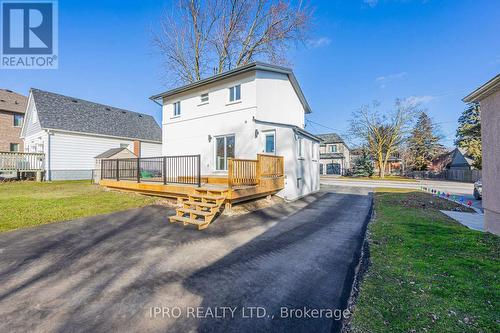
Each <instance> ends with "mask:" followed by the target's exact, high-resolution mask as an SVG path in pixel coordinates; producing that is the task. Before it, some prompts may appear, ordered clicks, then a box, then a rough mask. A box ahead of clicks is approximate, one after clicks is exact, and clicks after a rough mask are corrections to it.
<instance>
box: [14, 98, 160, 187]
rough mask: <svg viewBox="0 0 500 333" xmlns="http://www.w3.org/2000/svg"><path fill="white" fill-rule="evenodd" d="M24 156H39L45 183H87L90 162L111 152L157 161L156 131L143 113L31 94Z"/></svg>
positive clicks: (92, 165)
mask: <svg viewBox="0 0 500 333" xmlns="http://www.w3.org/2000/svg"><path fill="white" fill-rule="evenodd" d="M21 138H23V140H24V151H25V152H30V153H31V152H33V153H45V167H46V170H45V175H46V176H45V178H46V179H47V180H65V179H91V177H92V170H93V169H94V168H95V157H96V156H97V155H99V154H101V153H103V152H105V151H107V150H109V149H112V148H127V149H129V150H130V151H132V152H134V154H135V155H136V156H140V157H153V156H161V128H160V126H159V125H158V123H157V122H156V121H155V119H154V118H153V117H152V116H150V115H146V114H142V113H137V112H132V111H129V110H124V109H120V108H115V107H112V106H108V105H103V104H99V103H94V102H90V101H85V100H82V99H79V98H74V97H69V96H63V95H59V94H55V93H51V92H47V91H42V90H38V89H31V90H30V94H29V98H28V105H27V109H26V117H25V121H24V124H23V128H22V131H21Z"/></svg>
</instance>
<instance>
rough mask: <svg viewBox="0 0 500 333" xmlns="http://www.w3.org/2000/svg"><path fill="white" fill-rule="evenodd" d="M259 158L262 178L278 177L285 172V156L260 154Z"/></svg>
mask: <svg viewBox="0 0 500 333" xmlns="http://www.w3.org/2000/svg"><path fill="white" fill-rule="evenodd" d="M257 160H258V161H259V165H260V176H261V177H262V178H278V177H283V175H284V174H285V170H284V169H285V168H284V159H283V156H273V155H263V154H258V155H257Z"/></svg>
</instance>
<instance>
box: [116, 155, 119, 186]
mask: <svg viewBox="0 0 500 333" xmlns="http://www.w3.org/2000/svg"><path fill="white" fill-rule="evenodd" d="M119 180H120V160H119V159H116V181H119Z"/></svg>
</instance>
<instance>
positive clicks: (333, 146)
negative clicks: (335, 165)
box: [328, 145, 337, 153]
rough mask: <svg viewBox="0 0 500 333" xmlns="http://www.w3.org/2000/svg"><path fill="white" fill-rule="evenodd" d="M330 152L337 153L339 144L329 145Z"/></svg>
mask: <svg viewBox="0 0 500 333" xmlns="http://www.w3.org/2000/svg"><path fill="white" fill-rule="evenodd" d="M328 148H329V150H330V153H336V152H337V145H331V146H328Z"/></svg>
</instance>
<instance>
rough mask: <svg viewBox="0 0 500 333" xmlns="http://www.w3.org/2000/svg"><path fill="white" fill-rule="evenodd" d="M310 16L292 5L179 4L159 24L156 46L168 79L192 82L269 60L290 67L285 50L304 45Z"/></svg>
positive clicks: (279, 0)
mask: <svg viewBox="0 0 500 333" xmlns="http://www.w3.org/2000/svg"><path fill="white" fill-rule="evenodd" d="M311 17H312V11H311V10H310V9H309V8H308V7H306V6H304V5H303V4H302V1H299V2H298V3H297V4H294V3H292V1H291V0H178V3H177V5H176V6H175V7H174V8H172V10H171V11H170V12H165V13H164V15H162V18H161V21H160V27H161V29H160V31H159V33H156V34H154V37H153V43H154V45H155V46H156V47H157V48H158V49H159V51H160V53H161V54H162V55H163V57H164V61H165V69H166V74H167V78H168V79H169V80H170V81H171V82H173V83H191V82H195V81H197V80H200V79H202V78H203V77H205V76H207V75H211V74H216V73H222V72H223V71H225V70H228V69H231V68H234V67H238V66H242V65H245V64H248V63H250V62H252V61H255V60H265V61H269V62H271V63H274V64H286V63H287V61H286V51H287V50H288V49H289V48H290V47H291V46H292V44H294V43H297V42H301V41H302V42H303V41H305V39H306V36H307V33H308V31H309V29H310V25H311Z"/></svg>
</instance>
